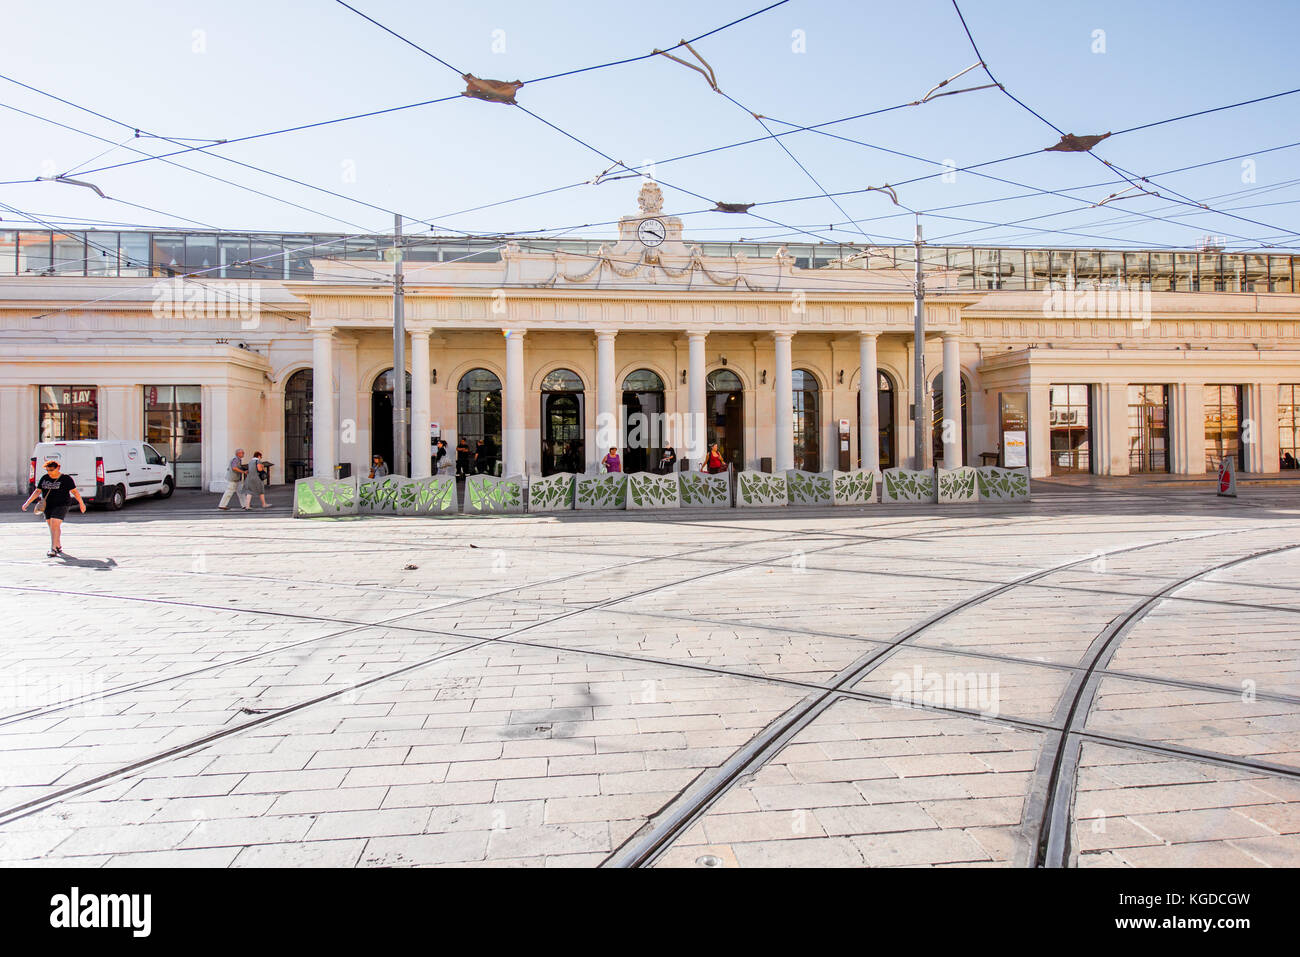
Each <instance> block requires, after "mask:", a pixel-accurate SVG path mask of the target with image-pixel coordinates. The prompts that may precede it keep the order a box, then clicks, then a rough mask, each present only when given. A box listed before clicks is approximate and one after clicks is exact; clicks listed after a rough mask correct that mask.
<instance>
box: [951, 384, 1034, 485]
mask: <svg viewBox="0 0 1300 957" xmlns="http://www.w3.org/2000/svg"><path fill="white" fill-rule="evenodd" d="M943 373H944V378H945V379H947V377H948V365H947V363H946V362H945V363H944V369H943ZM958 388H960V386H959V387H958ZM943 406H944V418H947V417H948V411H947V410H948V383H947V382H946V381H945V382H944V384H943ZM1051 408H1052V387H1051V386H1050V385H1049V384H1047V383H1045V382H1044V383H1031V384H1030V386H1029V474H1030V475H1031V476H1032V477H1033V478H1047V477H1048V476H1049V475H1051V474H1052V465H1051V462H1052V426H1051V423H1050V421H1049V419H1050V417H1051V416H1050V413H1051ZM947 451H948V447H947V446H946V445H945V446H944V454H945V455H947ZM957 455H958V458H957V459H956V461H958V462H960V461H961V459H960V456H961V437H960V435H958V441H957ZM947 467H948V466H947V465H945V466H944V468H947ZM954 467H955V466H954Z"/></svg>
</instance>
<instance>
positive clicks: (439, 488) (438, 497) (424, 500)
mask: <svg viewBox="0 0 1300 957" xmlns="http://www.w3.org/2000/svg"><path fill="white" fill-rule="evenodd" d="M456 505H457V503H456V477H455V476H454V475H431V476H429V477H428V478H418V479H403V480H402V483H401V485H399V486H398V488H397V514H399V515H454V514H455V513H456V511H457V508H456Z"/></svg>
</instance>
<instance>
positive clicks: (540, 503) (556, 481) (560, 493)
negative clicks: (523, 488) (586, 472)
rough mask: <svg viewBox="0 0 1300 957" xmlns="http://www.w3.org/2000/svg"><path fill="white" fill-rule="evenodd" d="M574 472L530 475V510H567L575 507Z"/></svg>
mask: <svg viewBox="0 0 1300 957" xmlns="http://www.w3.org/2000/svg"><path fill="white" fill-rule="evenodd" d="M573 480H574V474H573V473H572V472H556V473H554V474H552V475H530V476H528V511H530V512H566V511H569V510H570V509H572V508H573Z"/></svg>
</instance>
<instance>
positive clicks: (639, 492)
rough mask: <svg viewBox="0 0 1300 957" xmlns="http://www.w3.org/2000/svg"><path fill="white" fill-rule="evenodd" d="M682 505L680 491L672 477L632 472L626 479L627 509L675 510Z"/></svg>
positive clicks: (674, 477)
mask: <svg viewBox="0 0 1300 957" xmlns="http://www.w3.org/2000/svg"><path fill="white" fill-rule="evenodd" d="M681 504H682V495H681V489H680V488H679V487H678V484H677V477H676V476H674V475H655V474H654V473H653V472H632V473H631V474H629V475H628V477H627V507H628V508H632V509H637V508H677V507H678V506H680V505H681Z"/></svg>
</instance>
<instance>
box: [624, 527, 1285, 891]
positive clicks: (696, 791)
mask: <svg viewBox="0 0 1300 957" xmlns="http://www.w3.org/2000/svg"><path fill="white" fill-rule="evenodd" d="M1242 531H1246V530H1240V529H1238V530H1228V531H1225V532H1214V533H1209V534H1207V535H1198V536H1188V537H1175V538H1172V539H1166V540H1162V541H1158V542H1151V543H1146V544H1142V545H1134V546H1128V547H1126V548H1120V549H1114V550H1112V551H1111V552H1109V553H1108V554H1109V555H1119V554H1125V553H1131V552H1135V551H1141V550H1145V549H1150V548H1159V547H1163V546H1168V545H1172V544H1176V543H1178V542H1183V541H1188V540H1195V539H1203V538H1210V537H1215V536H1217V535H1223V534H1233V533H1234V532H1242ZM1287 547H1300V546H1287ZM1276 550H1277V549H1271V550H1268V551H1269V552H1271V551H1276ZM1267 553H1268V552H1261V553H1256V554H1257V555H1258V554H1267ZM1091 560H1092V558H1091V557H1090V558H1085V559H1079V560H1074V561H1069V562H1064V563H1061V564H1058V565H1055V566H1052V567H1051V568H1048V569H1045V570H1040V571H1037V572H1033V573H1031V574H1029V575H1025V576H1022V577H1020V578H1017V579H1014V580H1013V581H1010V582H1006V583H1004V584H1001V585H998V586H996V587H994V588H991V589H988V590H986V591H984V592H981V593H980V594H978V595H974V596H972V597H970V598H967V599H964V600H962V601H960V602H956V603H955V604H952V605H950V606H948V607H947V608H944V609H942V610H941V611H939V612H936V613H935V614H933V615H930V616H929V617H927V618H925V619H923V620H922V621H920V622H918V623H916V624H913V625H911V626H909V627H908V628H906V629H904V630H903V631H902V632H901V633H900V634H898V635H897V636H895V638H894V639H893V640H892V641H890V642H888V643H886V644H885V645H884V646H883V647H882V648H879V649H877V650H875V651H872V652H868V653H867V654H866V655H864V656H863V657H862V658H860V659H858V660H857V661H855V662H853V663H851V664H850V665H848V666H847V667H845V668H844V669H842V670H841V671H840V672H839V673H838V674H837V675H836V676H835V677H834V678H833V679H831V680H830V681H829V682H827V683H826V686H825V687H823V688H822V689H821V690H820V692H819V693H815V694H814V695H813V696H812V697H811V698H810V699H805V700H804V701H802V702H799V703H796V704H795V705H793V706H792V707H791V708H790V709H788V710H787V711H786V712H784V713H783V714H782V715H780V716H779V717H777V718H776V719H775V720H773V721H772V722H770V723H769V724H768V725H767V726H766V727H765V728H763V729H762V730H761V731H760V732H759V733H758V734H756V735H755V736H754V737H752V738H751V739H750V740H749V741H748V742H746V744H745V745H743V746H742V747H741V748H739V749H738V750H737V751H735V752H734V753H733V754H732V756H731V757H730V758H728V759H727V760H726V761H724V762H723V763H722V764H721V765H719V766H718V767H717V768H714V769H710V771H711V772H712V773H710V771H706V772H703V773H702V774H701V775H700V776H698V777H697V778H696V779H695V780H694V781H692V782H691V783H690V784H688V785H687V786H686V788H684V789H683V790H682V791H681V792H679V794H678V795H677V796H676V797H675V798H674V799H673V800H671V801H669V802H668V803H667V804H666V805H664V807H663V808H661V809H660V811H659V812H658V813H657V814H656V815H654V816H652V817H651V818H650V819H649V820H648V821H647V823H646V824H645V825H644V826H643V827H642V828H641V829H639V830H638V831H637V832H635V833H634V834H632V835H631V836H630V837H629V838H628V839H627V840H626V841H624V843H623V844H622V845H620V846H619V847H618V848H616V849H615V850H614V851H613V852H612V853H611V854H610V855H609V856H608V857H607V858H606V859H605V860H604V861H603V862H602V863H601V865H600V866H602V867H647V866H650V865H651V864H653V863H654V861H655V860H657V859H658V857H659V856H661V855H662V854H663V853H664V852H665V851H666V850H667V849H668V848H669V847H670V846H672V844H673V843H674V842H675V841H676V840H677V838H678V837H680V836H681V835H682V834H684V833H685V832H686V831H687V830H688V829H689V828H690V827H691V826H692V825H693V824H694V823H695V822H696V821H698V820H699V819H700V818H702V817H703V816H704V814H706V813H707V812H708V810H709V808H711V807H712V806H713V805H714V804H715V803H717V801H718V800H719V799H720V798H721V797H722V796H723V795H724V794H725V793H727V791H728V790H730V788H731V787H732V786H733V785H734V784H735V783H736V782H737V781H739V780H740V779H742V778H745V777H748V776H749V775H752V774H754V773H756V772H757V771H758V770H759V769H760V768H761V767H763V766H764V765H765V764H767V763H768V761H770V760H771V758H773V757H774V756H775V755H777V754H778V753H780V751H781V750H782V749H783V748H784V747H785V745H786V744H787V743H789V741H790V740H791V739H792V738H794V737H795V736H796V735H797V734H798V733H799V732H801V731H802V730H804V729H805V728H806V727H808V726H809V725H810V724H812V723H813V722H814V721H815V720H816V719H817V718H818V717H820V716H821V715H822V714H824V713H825V712H826V711H827V710H828V709H829V708H830V707H831V706H832V705H833V704H835V703H836V702H837V701H839V700H842V699H844V698H846V697H857V695H853V694H850V693H848V689H850V688H851V687H852V686H853V685H854V684H856V683H857V682H858V681H860V680H861V679H862V678H863V677H865V676H866V674H868V673H869V672H871V671H872V670H874V669H875V667H876V666H877V665H878V664H879V663H880V662H881V661H883V660H885V659H886V658H887V657H889V656H890V655H892V654H893V653H894V652H895V651H897V650H898V649H900V648H902V647H903V646H904V645H906V644H907V643H908V642H910V641H911V640H912V639H913V638H915V637H916V636H918V635H920V634H922V633H924V632H925V631H926V630H927V629H929V628H931V627H932V626H934V625H936V624H938V623H939V622H941V621H944V620H946V619H948V618H951V617H952V616H954V615H957V614H959V613H961V612H964V611H967V610H969V609H970V608H972V607H975V606H977V605H979V604H982V603H984V602H986V601H988V600H990V599H992V598H994V597H996V596H998V595H1001V594H1004V593H1006V592H1009V591H1011V590H1012V589H1015V588H1019V587H1023V586H1025V585H1028V584H1031V583H1033V582H1035V581H1038V580H1039V579H1041V578H1044V577H1046V576H1048V575H1051V574H1054V573H1057V572H1060V571H1064V570H1066V569H1069V568H1074V567H1077V566H1079V565H1083V564H1085V563H1087V562H1090V561H1091ZM1211 570H1213V569H1210V570H1206V571H1205V572H1203V574H1208V573H1209V571H1211ZM1179 584H1181V583H1175V584H1174V585H1172V586H1169V587H1167V588H1165V589H1162V592H1166V591H1172V590H1174V588H1176V587H1178V586H1179ZM1147 601H1151V599H1149V598H1144V602H1147ZM952 653H954V654H960V653H961V652H959V651H955V652H952ZM1016 660H1019V661H1021V663H1029V664H1039V663H1038V662H1026V661H1024V659H1016ZM937 710H945V709H937ZM946 710H953V711H955V710H956V709H946ZM968 716H973V717H974V716H980V717H982V716H981V715H979V714H978V713H977V712H975V713H968Z"/></svg>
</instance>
